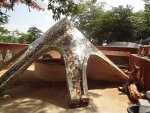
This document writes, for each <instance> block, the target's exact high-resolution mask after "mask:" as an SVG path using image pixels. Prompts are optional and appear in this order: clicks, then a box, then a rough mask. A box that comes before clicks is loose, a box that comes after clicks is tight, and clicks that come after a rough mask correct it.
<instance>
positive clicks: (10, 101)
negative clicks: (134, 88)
mask: <svg viewBox="0 0 150 113" xmlns="http://www.w3.org/2000/svg"><path fill="white" fill-rule="evenodd" d="M24 75H26V76H22V77H21V78H20V80H19V82H17V83H16V84H15V85H14V86H13V87H12V88H10V89H9V90H7V91H5V93H6V94H7V95H10V96H4V97H1V98H0V113H127V107H128V106H129V104H130V102H129V100H128V97H127V96H126V95H124V94H122V93H121V92H119V91H118V90H117V87H118V85H116V84H110V83H108V82H101V81H92V80H89V81H88V85H89V95H90V104H91V105H92V106H91V105H89V106H88V107H82V108H76V109H69V108H68V92H67V87H66V83H51V82H43V81H40V80H37V79H36V78H35V77H34V76H33V71H32V70H28V71H26V72H25V73H24Z"/></svg>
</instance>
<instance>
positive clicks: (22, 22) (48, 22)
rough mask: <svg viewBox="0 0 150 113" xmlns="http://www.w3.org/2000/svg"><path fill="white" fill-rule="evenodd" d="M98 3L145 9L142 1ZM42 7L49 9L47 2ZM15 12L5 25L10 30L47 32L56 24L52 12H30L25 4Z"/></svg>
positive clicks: (119, 0) (111, 0) (137, 9)
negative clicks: (31, 28) (35, 28)
mask: <svg viewBox="0 0 150 113" xmlns="http://www.w3.org/2000/svg"><path fill="white" fill-rule="evenodd" d="M97 2H105V3H106V5H105V9H106V10H108V9H111V7H114V6H115V7H117V6H118V5H123V6H126V5H127V4H129V5H131V6H132V7H133V8H134V9H133V10H134V11H139V10H143V9H144V2H143V1H142V0H97ZM42 6H44V7H47V1H44V2H42ZM14 10H15V11H7V14H8V15H10V17H9V23H8V24H6V25H5V27H6V28H7V29H8V30H11V31H13V30H17V29H18V30H19V31H22V32H26V31H27V30H28V28H30V27H32V26H35V27H37V28H39V29H41V30H42V31H43V32H45V31H46V30H47V29H49V28H50V27H51V26H52V25H54V24H55V23H56V22H55V21H54V20H53V18H52V12H51V11H48V10H45V11H38V10H36V9H30V10H31V12H30V11H29V10H28V7H27V6H26V5H24V4H18V5H15V7H14Z"/></svg>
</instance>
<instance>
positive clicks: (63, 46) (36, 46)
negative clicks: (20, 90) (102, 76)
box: [0, 18, 128, 105]
mask: <svg viewBox="0 0 150 113" xmlns="http://www.w3.org/2000/svg"><path fill="white" fill-rule="evenodd" d="M53 46H54V47H56V48H58V49H59V51H60V53H61V54H62V55H63V58H64V61H65V66H66V77H67V84H68V90H69V95H70V104H71V105H79V104H86V105H87V104H88V102H89V97H88V88H87V79H86V67H87V61H88V58H89V56H90V55H91V54H95V55H97V56H99V61H100V62H102V64H103V65H105V66H106V67H107V68H108V71H109V70H111V71H112V72H114V75H115V76H116V78H117V80H118V81H123V80H125V79H128V77H127V76H126V75H125V74H124V73H123V72H122V71H121V70H120V69H119V68H118V67H117V66H116V65H115V64H113V63H112V62H111V61H110V60H109V59H108V58H107V57H106V56H105V55H104V54H103V53H101V52H100V51H99V50H98V49H97V48H96V47H95V46H94V45H92V44H91V42H90V41H89V40H88V39H86V38H85V36H84V35H83V34H82V33H81V32H80V31H78V30H77V29H76V28H75V27H74V26H72V25H71V23H70V22H69V21H68V20H67V19H66V18H64V19H62V20H60V21H59V22H58V23H57V24H55V25H54V26H53V27H52V28H50V29H49V30H48V31H47V32H45V33H44V34H43V35H42V36H41V37H40V38H38V39H37V40H35V41H34V42H33V43H32V44H31V45H30V46H29V48H28V49H27V51H26V52H25V53H24V54H23V55H22V56H21V57H20V58H19V60H18V61H17V62H15V63H14V65H13V66H12V67H10V68H9V69H8V70H7V71H6V72H5V73H4V74H3V75H2V76H1V78H0V89H1V91H2V90H4V89H6V88H7V87H8V86H9V85H10V84H12V83H13V82H14V81H15V79H17V78H18V76H19V75H21V74H22V73H23V72H24V71H25V70H26V69H27V68H28V66H29V65H30V64H31V63H32V62H33V61H34V59H36V58H38V57H39V56H40V55H42V54H43V53H46V52H47V51H49V50H50V49H51V47H53ZM108 76H109V75H108ZM117 80H116V81H117Z"/></svg>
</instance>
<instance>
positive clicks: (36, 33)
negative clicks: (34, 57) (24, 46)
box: [27, 27, 42, 43]
mask: <svg viewBox="0 0 150 113" xmlns="http://www.w3.org/2000/svg"><path fill="white" fill-rule="evenodd" d="M27 33H28V38H27V43H32V42H33V41H34V40H36V39H37V38H39V37H40V36H41V33H42V31H41V30H40V29H38V28H36V27H30V28H29V30H28V31H27Z"/></svg>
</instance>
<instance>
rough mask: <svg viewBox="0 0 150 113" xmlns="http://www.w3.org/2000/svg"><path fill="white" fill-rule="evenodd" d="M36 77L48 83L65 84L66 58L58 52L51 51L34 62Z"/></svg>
mask: <svg viewBox="0 0 150 113" xmlns="http://www.w3.org/2000/svg"><path fill="white" fill-rule="evenodd" d="M34 66H35V71H34V76H35V77H36V78H38V79H40V80H43V81H48V82H65V81H66V68H65V63H64V58H63V56H62V55H61V53H60V52H59V51H58V50H50V51H48V52H46V53H44V54H43V55H42V56H40V57H39V58H38V59H36V60H34Z"/></svg>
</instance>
